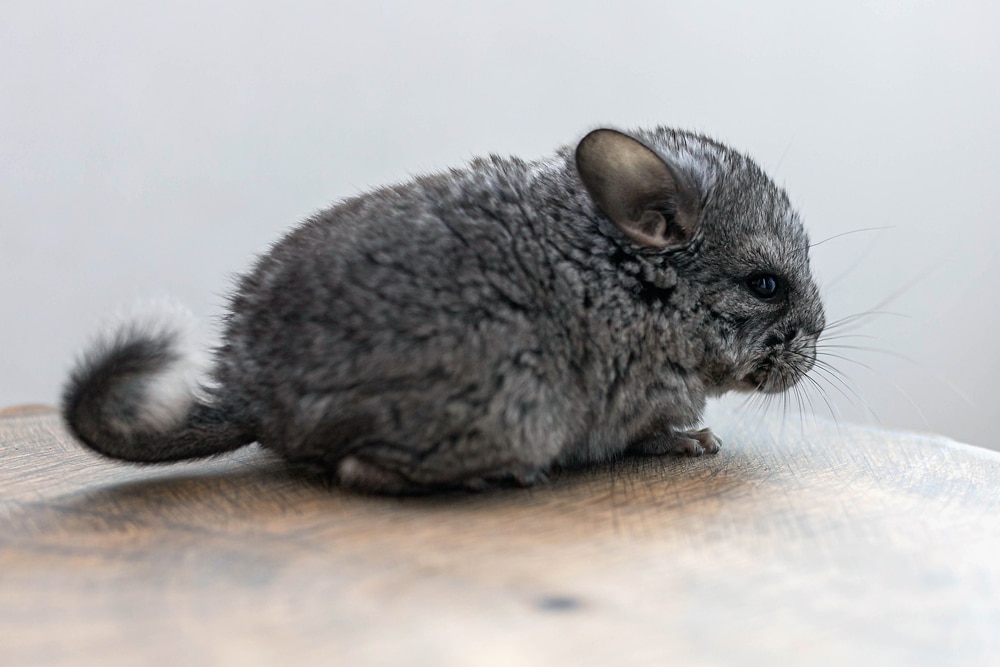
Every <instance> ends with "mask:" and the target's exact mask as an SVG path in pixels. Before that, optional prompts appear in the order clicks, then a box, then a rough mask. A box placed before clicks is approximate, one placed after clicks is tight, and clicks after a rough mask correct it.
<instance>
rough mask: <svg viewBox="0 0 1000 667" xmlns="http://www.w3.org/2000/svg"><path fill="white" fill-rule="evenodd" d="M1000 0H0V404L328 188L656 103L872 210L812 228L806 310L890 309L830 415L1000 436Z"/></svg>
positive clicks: (203, 300)
mask: <svg viewBox="0 0 1000 667" xmlns="http://www.w3.org/2000/svg"><path fill="white" fill-rule="evenodd" d="M998 7H1000V5H998V4H997V3H987V2H981V3H973V2H893V1H887V0H886V1H880V2H836V3H802V2H787V3H786V2H774V1H766V0H764V1H758V2H754V3H719V2H698V3H693V2H689V3H673V2H646V3H643V2H615V3H607V6H605V7H601V8H597V7H596V5H593V4H589V3H575V2H568V1H567V2H554V3H544V2H538V1H534V2H517V1H512V0H507V1H505V2H502V3H495V4H485V3H459V2H454V3H450V2H436V3H429V2H428V3H416V2H365V3H356V4H353V5H349V4H347V3H330V2H281V3H273V2H266V3H258V2H247V1H238V0H231V1H228V2H227V1H223V2H204V1H198V2H178V1H174V2H169V3H166V2H163V3H152V2H145V3H144V2H106V1H97V0H88V2H36V1H31V2H20V1H13V2H12V1H11V0H3V1H0V164H2V168H0V212H2V217H0V287H2V290H3V292H2V294H3V321H2V326H0V405H5V404H13V403H25V402H47V403H52V402H55V401H56V400H57V395H58V387H59V383H60V381H61V378H62V377H63V375H64V373H65V372H66V369H67V366H68V365H69V363H70V362H71V360H72V358H73V355H74V353H75V352H76V350H77V349H78V348H79V347H80V346H81V344H82V343H83V342H84V341H85V340H86V339H87V337H88V336H89V335H90V334H91V333H93V331H94V330H95V328H96V327H98V326H99V325H100V323H101V322H102V321H104V320H105V319H106V317H107V315H108V314H109V313H111V312H112V311H114V310H115V309H118V308H120V307H122V306H123V305H128V304H130V303H132V302H135V301H137V300H140V299H144V298H148V297H151V296H162V295H170V296H172V297H175V298H176V299H177V300H178V301H181V302H183V303H184V304H186V305H187V306H188V307H190V308H191V309H192V310H193V311H194V312H195V313H196V315H198V316H199V317H200V318H201V319H202V320H203V321H205V322H206V323H211V322H213V318H215V317H216V316H217V315H218V313H219V312H220V306H221V304H222V302H223V299H222V295H223V294H225V292H226V291H227V289H228V287H229V285H230V284H231V280H232V276H233V275H234V274H235V273H236V272H238V271H240V270H242V269H244V268H246V267H247V265H248V263H249V262H250V261H251V259H252V257H253V256H254V254H255V253H256V252H259V251H261V250H263V249H265V248H266V246H267V244H268V243H269V242H271V241H273V240H275V239H276V238H277V237H278V236H279V235H280V234H281V233H282V232H283V231H284V230H286V229H287V228H288V227H289V226H290V225H292V224H294V223H295V222H296V221H297V220H300V219H301V218H303V217H304V216H306V215H308V214H309V213H311V212H312V211H314V210H316V209H318V208H320V207H323V206H325V205H327V204H329V203H331V202H333V201H336V200H337V199H339V198H342V197H344V196H348V195H351V194H355V193H357V192H360V191H363V190H365V189H367V188H370V187H373V186H375V185H378V184H381V183H385V182H388V181H398V180H401V179H405V178H406V177H407V176H408V175H409V174H414V173H418V172H427V171H434V170H438V169H442V168H445V167H449V166H455V165H460V164H461V163H463V162H465V161H466V160H468V159H469V158H471V157H472V156H474V155H478V154H482V153H488V152H496V153H504V154H517V155H520V156H522V157H535V156H540V155H543V154H545V153H548V152H550V151H551V150H552V149H553V148H555V147H556V146H557V145H559V144H562V143H566V142H572V141H574V140H576V139H577V138H579V137H580V136H582V134H583V133H584V132H585V131H586V130H588V129H591V128H593V127H596V126H599V125H604V124H609V125H613V126H618V127H626V128H627V127H629V126H636V125H653V124H666V125H672V126H679V127H684V128H689V129H696V130H701V131H704V132H707V133H709V134H711V135H713V136H716V137H718V138H720V139H722V140H724V141H726V142H728V143H730V144H733V145H735V146H737V147H739V148H741V149H743V150H746V151H747V152H749V153H751V154H752V155H754V156H755V157H756V158H757V159H758V161H759V162H760V163H761V164H762V165H763V166H764V167H765V168H766V169H767V170H768V171H770V173H771V174H773V175H774V176H775V178H776V179H777V180H778V181H779V182H781V183H783V184H784V185H785V186H786V187H787V189H788V191H789V193H790V195H791V197H792V199H793V201H795V202H796V203H797V205H798V207H799V208H800V210H801V212H802V214H803V217H804V219H805V221H806V223H807V226H808V227H809V228H810V230H811V234H812V237H813V239H814V240H816V241H819V240H822V239H825V238H827V237H829V236H833V235H836V234H840V233H842V232H847V231H851V230H858V229H863V228H871V227H889V229H884V230H881V231H869V232H861V233H857V234H851V235H848V236H844V237H841V238H837V239H833V240H830V241H828V242H826V243H823V244H821V245H819V246H818V247H816V248H815V250H814V255H813V261H814V265H815V268H816V271H817V273H818V276H819V278H820V280H821V282H822V284H823V286H824V293H825V296H826V298H827V302H828V311H829V314H830V316H831V319H836V318H838V317H844V316H849V315H852V314H855V313H859V312H863V311H867V310H869V309H873V308H874V309H876V310H879V311H891V313H892V314H884V315H873V316H871V317H868V318H863V319H861V320H859V321H858V323H857V324H858V326H857V328H856V329H854V330H853V331H852V332H851V333H856V334H860V335H863V336H867V337H866V338H855V339H848V340H839V341H835V342H836V343H840V344H848V345H852V346H857V347H860V348H864V349H839V350H831V352H835V353H837V354H839V355H841V356H843V357H846V358H844V359H841V358H834V357H828V358H827V359H828V361H830V362H831V363H833V364H834V365H835V366H836V367H837V368H839V369H840V370H841V371H842V372H843V373H844V374H845V375H846V376H847V377H848V378H849V380H848V381H847V383H846V384H847V385H848V386H846V387H845V386H841V385H840V384H839V383H837V382H835V381H832V380H830V381H828V382H827V383H826V385H827V392H826V393H827V394H828V396H827V400H829V402H830V404H831V405H832V410H833V411H834V412H835V413H836V414H837V418H838V419H840V420H844V421H866V422H871V423H874V424H881V425H883V426H886V427H901V428H907V429H915V430H923V431H936V432H940V433H944V434H947V435H950V436H952V437H955V438H957V439H960V440H964V441H967V442H971V443H975V444H980V445H985V446H997V445H1000V440H998V439H997V438H995V436H994V433H993V430H994V427H995V426H996V425H997V423H998V419H997V417H996V413H995V411H994V405H995V404H996V402H997V398H998V393H1000V392H998V387H997V382H996V380H995V377H996V374H997V371H998V370H1000V368H998V366H1000V364H998V355H997V352H996V339H997V331H998V320H1000V315H998V312H1000V311H998V308H997V297H996V291H995V289H996V287H995V281H996V273H997V268H998V265H1000V262H998V250H997V248H998V241H1000V224H998V223H1000V213H998V211H1000V187H998V183H1000V113H998V111H1000V109H998V106H1000V105H998V101H1000V76H998V75H1000V39H998V38H997V26H1000V9H998ZM886 301H889V303H884V302H886ZM819 379H821V380H822V377H820V378H819ZM812 403H813V405H814V406H815V408H816V414H817V415H819V416H820V417H827V418H829V411H830V408H828V407H827V406H826V404H825V402H824V401H823V399H822V398H820V397H818V396H815V397H813V399H812ZM729 407H730V409H742V408H740V402H739V401H737V402H730V404H729ZM785 407H786V406H785V405H783V402H782V401H781V400H780V399H779V400H778V401H776V402H774V404H773V406H772V409H774V410H777V411H779V412H780V411H784V410H785ZM751 409H752V408H751ZM814 418H816V417H813V416H806V417H799V416H797V415H794V414H789V415H788V419H789V420H790V421H791V422H793V423H795V422H799V423H801V421H800V420H801V419H814Z"/></svg>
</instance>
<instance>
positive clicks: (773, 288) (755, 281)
mask: <svg viewBox="0 0 1000 667" xmlns="http://www.w3.org/2000/svg"><path fill="white" fill-rule="evenodd" d="M746 286H747V289H749V290H750V291H751V292H753V293H754V295H756V296H757V297H758V298H760V299H763V300H765V301H770V300H772V299H774V298H776V297H778V296H779V295H780V294H781V292H782V291H783V289H782V288H783V283H782V280H781V278H779V277H778V276H775V275H771V274H770V273H757V274H754V275H752V276H750V277H749V278H747V281H746Z"/></svg>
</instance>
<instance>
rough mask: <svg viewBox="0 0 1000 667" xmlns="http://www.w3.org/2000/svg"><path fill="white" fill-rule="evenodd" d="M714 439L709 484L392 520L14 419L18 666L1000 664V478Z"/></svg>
mask: <svg viewBox="0 0 1000 667" xmlns="http://www.w3.org/2000/svg"><path fill="white" fill-rule="evenodd" d="M716 426H717V427H718V426H719V425H718V424H717V425H716ZM718 431H719V432H720V433H721V435H722V436H723V439H724V440H725V441H726V443H727V444H726V447H725V448H724V449H723V451H722V452H721V453H720V454H719V455H717V456H713V457H702V458H698V459H682V458H666V459H655V458H642V459H628V460H624V461H617V462H614V463H611V464H608V465H606V466H601V467H597V468H592V469H588V470H585V471H579V472H572V473H563V474H560V475H558V476H556V478H555V479H553V480H552V482H551V483H550V484H548V485H546V486H542V487H537V488H533V489H525V490H503V491H496V492H489V493H484V494H479V495H469V494H454V495H447V496H437V497H429V498H408V499H393V498H378V497H363V496H357V495H351V494H347V493H343V492H341V491H340V490H338V489H330V488H326V487H324V486H323V485H322V484H320V483H318V482H317V481H315V480H312V479H309V478H305V477H302V476H301V475H297V474H295V473H293V472H290V471H289V470H287V469H286V468H285V467H283V466H282V465H281V463H280V462H278V461H276V460H274V459H272V458H270V457H268V456H267V455H265V454H263V453H261V452H259V451H257V450H256V449H254V448H249V449H246V450H243V451H241V452H237V453H235V454H234V455H230V456H226V457H224V458H220V459H217V460H214V461H207V462H198V463H192V464H180V465H174V466H168V467H135V466H125V465H120V464H117V463H114V462H109V461H104V460H100V459H98V458H96V457H95V456H93V455H91V454H90V453H88V452H86V451H84V450H82V449H81V448H79V447H77V446H76V445H75V444H73V443H72V442H71V441H70V440H69V438H68V436H67V435H66V433H65V432H64V431H63V429H62V427H61V426H60V424H59V422H58V419H57V418H56V416H55V415H54V414H52V413H51V412H44V411H43V412H35V413H33V414H8V415H6V416H2V417H0V601H2V604H0V664H3V665H62V664H67V665H68V664H72V665H91V664H92V665H136V664H143V665H146V664H164V665H170V664H185V665H200V664H212V665H258V664H259V665H264V664H276V663H280V664H289V665H294V664H307V663H314V662H316V663H320V664H342V665H357V664H400V665H403V664H405V665H473V664H476V665H553V664H572V665H608V664H670V665H689V664H690V665H710V664H738V665H757V664H759V665H773V664H831V665H833V664H836V665H843V664H849V663H850V662H856V663H859V664H905V665H923V664H927V665H931V664H934V665H936V664H962V665H975V664H983V665H986V664H997V663H996V662H995V661H996V659H997V656H998V655H1000V455H998V454H996V453H993V452H989V451H986V450H982V449H977V448H972V447H967V446H964V445H960V444H956V443H953V442H951V441H948V440H945V439H942V438H937V437H925V436H917V435H904V434H894V433H886V432H881V431H877V430H872V429H865V428H856V427H851V428H848V427H836V426H834V425H831V424H825V423H817V424H814V425H806V426H803V427H802V428H801V429H800V428H799V427H798V426H796V427H795V428H787V429H785V428H783V427H782V426H780V425H779V424H777V423H772V422H762V423H759V424H747V423H740V422H739V421H737V420H735V419H733V420H731V421H730V422H729V423H728V424H723V425H722V427H721V428H718Z"/></svg>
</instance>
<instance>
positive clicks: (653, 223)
mask: <svg viewBox="0 0 1000 667" xmlns="http://www.w3.org/2000/svg"><path fill="white" fill-rule="evenodd" d="M576 167H577V170H578V171H579V172H580V177H581V178H582V179H583V183H584V185H585V186H586V187H587V191H588V192H589V193H590V196H591V197H593V199H594V201H595V202H596V203H597V205H598V206H599V207H600V208H601V210H602V211H604V214H605V215H607V216H608V217H609V218H611V221H612V222H614V223H615V225H616V226H617V227H618V229H620V230H621V231H622V232H624V233H625V235H626V236H628V237H629V238H630V239H632V241H634V242H636V243H638V244H639V245H642V246H646V247H648V248H655V249H667V248H672V247H676V246H679V245H682V244H684V243H686V242H687V241H689V240H690V239H691V237H692V236H693V235H694V231H695V228H696V227H697V224H698V217H699V205H698V201H699V197H698V194H697V192H696V191H695V189H694V187H693V186H692V185H691V184H690V183H689V182H688V181H687V180H686V179H685V178H684V177H683V175H682V174H681V173H680V172H679V171H678V170H677V169H675V168H674V167H671V166H670V165H669V164H667V163H666V162H664V161H663V159H661V158H660V156H659V155H657V154H656V153H654V152H653V151H652V150H650V149H649V148H647V147H646V146H645V145H644V144H643V143H642V142H640V141H637V140H636V139H633V138H632V137H630V136H628V135H626V134H622V133H621V132H617V131H615V130H606V129H602V130H594V131H593V132H591V133H590V134H588V135H587V136H585V137H584V138H583V139H582V140H581V141H580V143H579V145H577V147H576Z"/></svg>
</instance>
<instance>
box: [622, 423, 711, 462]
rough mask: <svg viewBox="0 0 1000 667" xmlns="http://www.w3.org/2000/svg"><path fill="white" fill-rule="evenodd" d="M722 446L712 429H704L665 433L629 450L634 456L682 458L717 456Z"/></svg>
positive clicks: (636, 444)
mask: <svg viewBox="0 0 1000 667" xmlns="http://www.w3.org/2000/svg"><path fill="white" fill-rule="evenodd" d="M721 446H722V441H721V440H719V439H718V438H717V437H716V436H715V434H714V433H712V431H711V429H707V428H703V429H699V430H697V431H663V432H661V433H657V434H656V435H654V436H651V437H649V438H646V439H645V440H640V441H639V442H637V443H635V444H633V445H632V446H631V447H629V448H628V451H629V452H630V453H632V454H647V455H648V454H652V455H656V456H662V455H663V454H679V455H682V456H701V455H702V454H715V453H716V452H718V451H719V448H720V447H721Z"/></svg>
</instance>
